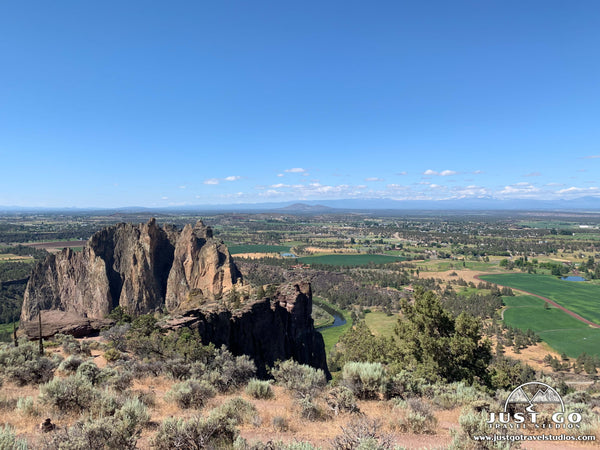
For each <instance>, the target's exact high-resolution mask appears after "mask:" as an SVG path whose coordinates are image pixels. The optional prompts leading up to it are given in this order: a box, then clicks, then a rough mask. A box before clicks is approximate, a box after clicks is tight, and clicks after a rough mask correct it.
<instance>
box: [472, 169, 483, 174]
mask: <svg viewBox="0 0 600 450" xmlns="http://www.w3.org/2000/svg"><path fill="white" fill-rule="evenodd" d="M482 173H483V170H475V171H474V172H472V174H473V175H481V174H482Z"/></svg>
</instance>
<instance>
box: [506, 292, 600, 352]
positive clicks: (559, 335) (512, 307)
mask: <svg viewBox="0 0 600 450" xmlns="http://www.w3.org/2000/svg"><path fill="white" fill-rule="evenodd" d="M503 300H504V303H505V304H506V306H507V309H506V310H505V311H504V322H505V323H506V324H507V325H510V326H511V327H515V328H519V329H521V330H523V331H526V330H527V329H531V330H533V331H535V332H536V333H537V334H538V335H539V336H540V338H541V339H542V340H543V341H544V342H546V343H547V344H548V345H550V347H552V348H553V349H555V350H556V351H558V352H559V353H563V352H564V353H566V354H567V355H568V356H570V357H573V358H575V357H577V356H579V355H580V354H581V353H583V352H585V353H588V354H591V355H593V354H598V352H599V350H600V329H598V328H591V327H589V326H587V325H586V324H585V323H583V322H581V321H579V320H577V319H575V318H574V317H571V316H570V315H568V314H567V313H565V312H564V311H562V310H560V309H558V308H555V307H552V306H551V307H550V308H549V309H546V308H544V304H545V303H546V302H545V301H544V300H542V299H540V298H537V297H533V296H531V295H517V296H515V297H503Z"/></svg>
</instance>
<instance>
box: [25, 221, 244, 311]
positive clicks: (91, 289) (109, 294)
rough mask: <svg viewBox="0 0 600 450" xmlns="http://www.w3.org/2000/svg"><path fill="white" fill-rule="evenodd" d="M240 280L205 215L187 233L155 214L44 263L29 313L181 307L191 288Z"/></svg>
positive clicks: (216, 291)
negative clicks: (204, 220)
mask: <svg viewBox="0 0 600 450" xmlns="http://www.w3.org/2000/svg"><path fill="white" fill-rule="evenodd" d="M175 257H177V259H175ZM239 280H241V275H240V273H239V271H238V270H237V267H236V266H235V264H234V263H233V261H232V259H231V256H230V255H229V252H228V251H227V248H226V247H225V245H224V244H223V243H222V242H220V241H218V240H216V239H214V238H213V237H212V230H211V229H210V228H209V227H207V226H205V225H204V224H203V223H202V222H198V223H197V224H196V226H194V227H193V228H192V227H191V226H186V228H185V229H184V231H183V232H181V233H180V232H179V231H178V230H177V229H176V228H175V227H172V226H166V227H164V228H161V227H160V226H158V225H157V223H156V221H155V220H154V219H152V220H150V221H149V222H148V223H146V224H139V225H132V224H126V223H120V224H117V225H114V226H111V227H108V228H105V229H103V230H101V231H99V232H97V233H95V234H94V235H93V236H92V237H91V238H90V240H89V241H88V242H87V244H86V245H85V247H84V248H83V251H82V252H79V253H75V252H73V251H72V250H70V249H65V250H63V251H62V252H61V253H59V254H57V255H50V256H49V257H48V258H47V259H46V260H45V261H44V262H42V263H40V264H38V265H37V266H36V267H35V269H34V270H33V273H32V275H31V278H30V280H29V282H28V284H27V288H26V290H25V295H24V302H23V309H22V312H21V320H22V321H23V322H28V321H31V320H33V319H35V318H36V317H37V313H38V311H40V310H42V311H43V310H58V311H65V312H69V313H72V314H76V315H79V316H81V317H82V318H93V319H103V318H104V317H105V316H106V315H107V314H108V313H109V312H110V311H111V310H112V309H114V308H115V307H117V306H121V307H122V308H123V309H124V310H125V311H127V312H128V313H129V314H132V315H139V314H145V313H149V312H152V311H155V310H159V309H165V307H166V308H167V309H170V306H171V307H173V308H175V307H176V306H178V305H179V304H180V303H181V302H182V299H185V298H186V295H187V294H188V293H189V292H190V291H193V292H194V294H196V295H200V296H201V297H202V298H207V299H214V298H217V297H219V296H221V295H223V293H225V292H227V290H228V289H231V287H232V286H233V285H234V284H235V283H237V282H238V281H239ZM169 286H171V290H172V291H173V292H170V291H169ZM180 296H181V297H180ZM167 298H169V302H168V304H166V303H167V302H166V299H167ZM169 305H170V306H169Z"/></svg>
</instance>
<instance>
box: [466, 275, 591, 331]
mask: <svg viewBox="0 0 600 450" xmlns="http://www.w3.org/2000/svg"><path fill="white" fill-rule="evenodd" d="M482 275H483V274H482ZM479 277H480V275H475V278H476V279H477V280H479ZM495 284H497V283H495ZM498 286H500V287H510V286H503V285H501V284H498ZM511 289H514V290H515V291H519V292H523V293H525V294H527V295H532V296H534V297H537V298H541V299H542V300H545V301H547V302H548V303H550V304H551V305H554V306H556V307H557V308H558V309H562V310H563V311H564V312H566V313H567V314H568V315H570V316H571V317H575V318H576V319H577V320H579V321H580V322H583V323H585V324H588V325H589V326H591V327H592V328H600V325H598V324H597V323H594V322H592V321H590V320H587V319H584V318H583V317H581V316H580V315H579V314H577V313H574V312H573V311H570V310H568V309H567V308H565V307H564V306H561V305H559V304H558V303H556V302H555V301H554V300H550V299H549V298H548V297H543V296H541V295H537V294H534V293H533V292H527V291H524V290H523V289H515V288H511ZM503 318H504V317H503Z"/></svg>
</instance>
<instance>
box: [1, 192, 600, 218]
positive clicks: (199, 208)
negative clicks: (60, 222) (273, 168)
mask: <svg viewBox="0 0 600 450" xmlns="http://www.w3.org/2000/svg"><path fill="white" fill-rule="evenodd" d="M370 210H380V211H381V210H387V211H399V210H403V211H452V210H458V211H503V210H504V211H519V210H520V211H536V210H538V211H588V212H600V197H592V196H587V197H579V198H575V199H570V200H565V199H561V200H537V199H522V198H521V199H497V198H493V197H480V198H462V199H451V200H393V199H389V198H362V199H336V200H302V202H301V203H300V202H297V201H295V202H291V201H288V202H273V203H238V204H222V205H187V206H169V207H162V208H160V207H139V206H130V207H115V208H81V207H77V208H68V207H64V208H58V207H56V208H48V207H38V208H36V207H21V206H0V213H4V214H6V213H15V212H19V213H22V212H66V213H69V212H82V211H89V212H101V213H108V212H112V213H122V214H123V213H130V214H131V213H146V212H163V213H165V214H167V213H171V212H184V211H185V212H195V213H198V212H239V213H243V212H248V213H249V212H280V213H296V214H323V213H325V214H326V213H332V214H334V213H338V212H347V211H370Z"/></svg>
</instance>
